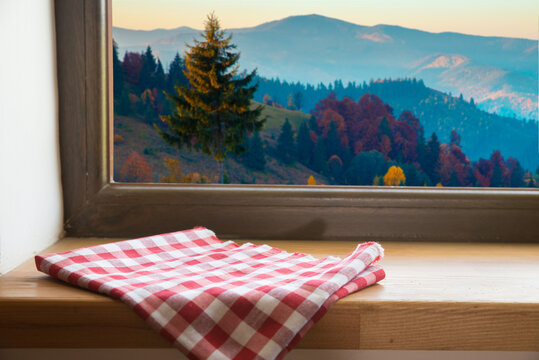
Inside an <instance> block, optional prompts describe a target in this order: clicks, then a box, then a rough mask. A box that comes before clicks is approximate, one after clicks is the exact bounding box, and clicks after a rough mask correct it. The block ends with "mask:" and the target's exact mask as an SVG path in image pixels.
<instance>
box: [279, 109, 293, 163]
mask: <svg viewBox="0 0 539 360" xmlns="http://www.w3.org/2000/svg"><path fill="white" fill-rule="evenodd" d="M277 156H278V157H279V159H281V160H282V161H283V162H284V163H285V164H288V165H290V164H292V163H293V162H294V158H295V144H294V131H293V130H292V125H290V121H288V118H286V120H285V122H284V123H283V125H282V126H281V134H280V135H279V138H278V139H277Z"/></svg>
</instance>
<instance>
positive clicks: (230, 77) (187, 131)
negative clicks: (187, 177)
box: [156, 14, 265, 184]
mask: <svg viewBox="0 0 539 360" xmlns="http://www.w3.org/2000/svg"><path fill="white" fill-rule="evenodd" d="M202 37H203V41H198V40H195V41H194V42H195V43H194V45H193V46H189V50H188V51H187V52H186V58H185V66H186V72H185V75H186V77H187V80H188V81H189V86H185V85H181V84H180V85H179V86H176V88H175V91H174V92H173V93H172V94H169V100H170V101H171V102H172V103H173V105H174V108H173V113H172V114H171V115H168V116H162V120H163V121H164V122H165V124H166V125H167V127H166V128H164V129H162V128H160V127H157V126H156V129H157V131H158V132H159V134H160V135H161V136H162V137H163V138H164V139H165V141H166V142H167V143H169V144H171V145H176V146H177V147H178V148H183V147H186V148H187V149H189V150H193V149H194V150H196V151H200V152H202V153H204V154H207V155H211V156H213V158H214V159H215V160H216V161H217V164H218V168H219V183H221V184H222V183H223V177H224V167H223V161H224V160H225V159H226V157H227V153H233V154H235V155H239V154H241V153H243V152H244V151H245V150H246V148H245V146H244V145H243V144H244V142H245V139H244V138H245V135H246V134H247V133H252V132H254V131H260V130H261V129H262V126H263V125H264V122H265V119H260V113H261V111H262V106H258V107H256V108H254V109H251V108H250V105H251V99H252V98H253V95H254V92H255V91H256V88H257V86H258V84H256V85H253V86H249V84H251V82H252V81H253V79H254V78H255V76H256V70H254V71H252V72H251V73H249V74H245V75H242V76H239V74H238V65H237V62H238V60H239V57H240V54H239V53H236V52H234V51H233V50H234V49H235V48H236V45H234V44H232V43H231V40H232V36H231V35H229V36H225V33H224V31H223V30H221V25H220V24H219V20H218V19H217V17H216V16H215V15H214V14H211V15H208V17H207V20H206V22H205V30H204V32H203V34H202Z"/></svg>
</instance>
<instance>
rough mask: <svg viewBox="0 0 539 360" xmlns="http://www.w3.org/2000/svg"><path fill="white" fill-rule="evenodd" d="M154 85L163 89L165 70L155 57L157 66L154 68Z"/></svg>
mask: <svg viewBox="0 0 539 360" xmlns="http://www.w3.org/2000/svg"><path fill="white" fill-rule="evenodd" d="M155 87H156V88H157V89H159V90H164V89H165V70H164V69H163V64H161V60H159V59H157V67H156V68H155Z"/></svg>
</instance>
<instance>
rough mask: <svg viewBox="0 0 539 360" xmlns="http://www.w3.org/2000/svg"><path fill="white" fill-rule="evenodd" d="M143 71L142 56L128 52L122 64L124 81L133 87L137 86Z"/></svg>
mask: <svg viewBox="0 0 539 360" xmlns="http://www.w3.org/2000/svg"><path fill="white" fill-rule="evenodd" d="M141 69H142V55H141V54H139V53H135V52H126V53H125V56H124V61H123V62H122V70H123V74H124V79H125V80H126V81H127V82H128V83H129V84H131V85H137V84H138V80H139V77H140V70H141Z"/></svg>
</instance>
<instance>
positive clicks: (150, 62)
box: [138, 45, 157, 93]
mask: <svg viewBox="0 0 539 360" xmlns="http://www.w3.org/2000/svg"><path fill="white" fill-rule="evenodd" d="M156 68H157V63H156V62H155V57H154V56H153V53H152V48H151V47H150V46H149V45H148V47H147V48H146V52H145V53H144V54H142V67H141V68H140V75H139V81H138V86H139V92H141V93H142V92H143V91H144V90H146V89H153V88H154V87H155V69H156Z"/></svg>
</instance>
